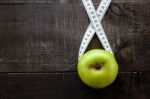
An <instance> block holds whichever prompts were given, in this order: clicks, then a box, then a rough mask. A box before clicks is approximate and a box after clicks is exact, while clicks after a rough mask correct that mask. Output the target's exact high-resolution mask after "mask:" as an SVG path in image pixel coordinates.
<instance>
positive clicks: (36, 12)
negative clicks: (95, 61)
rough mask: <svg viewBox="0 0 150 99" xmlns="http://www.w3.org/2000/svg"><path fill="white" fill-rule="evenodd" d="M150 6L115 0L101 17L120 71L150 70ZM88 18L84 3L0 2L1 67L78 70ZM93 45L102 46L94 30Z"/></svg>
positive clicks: (35, 69)
mask: <svg viewBox="0 0 150 99" xmlns="http://www.w3.org/2000/svg"><path fill="white" fill-rule="evenodd" d="M96 5H97V3H96ZM149 8H150V3H149V2H146V1H145V2H138V1H135V2H125V1H122V2H114V3H112V4H111V6H110V8H109V11H108V12H107V14H106V16H105V18H104V20H103V27H104V28H105V31H106V33H107V36H108V38H109V41H110V42H111V46H112V48H113V50H114V51H115V56H116V59H117V61H118V63H119V67H120V71H124V72H125V71H150V66H149V65H150V63H149V61H150V58H149V56H150V51H149V48H150V43H148V42H150V38H149V36H150V34H149V30H150V29H149V27H150V22H149V21H148V20H149V15H148V14H149V13H150V10H149ZM81 13H82V14H81ZM88 24H89V20H88V17H87V15H86V12H85V10H84V8H83V6H82V4H81V3H77V4H76V3H72V4H70V3H64V4H57V3H50V4H0V72H56V71H62V72H64V71H76V65H77V54H78V48H79V45H80V42H81V39H82V37H83V34H84V32H85V30H86V28H87V26H88ZM92 48H102V47H101V44H100V43H99V41H98V39H97V37H96V36H95V37H94V38H93V41H92V43H91V44H90V46H89V48H88V50H90V49H92ZM143 52H144V53H143Z"/></svg>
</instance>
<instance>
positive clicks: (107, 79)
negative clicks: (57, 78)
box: [77, 49, 118, 89]
mask: <svg viewBox="0 0 150 99" xmlns="http://www.w3.org/2000/svg"><path fill="white" fill-rule="evenodd" d="M97 64H99V65H100V66H101V67H99V68H97V67H95V65H97ZM77 70H78V75H79V77H80V79H81V80H82V81H83V83H85V84H86V85H88V86H89V87H92V88H96V89H101V88H104V87H107V86H109V85H110V84H112V83H113V82H114V80H115V79H116V77H117V74H118V64H117V62H116V60H115V58H114V55H113V54H111V53H109V52H107V51H105V50H101V49H94V50H90V51H88V52H87V53H85V54H84V55H83V56H82V57H81V58H80V60H79V63H78V66H77Z"/></svg>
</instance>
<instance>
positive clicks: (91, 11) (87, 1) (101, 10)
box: [78, 0, 113, 59]
mask: <svg viewBox="0 0 150 99" xmlns="http://www.w3.org/2000/svg"><path fill="white" fill-rule="evenodd" d="M82 2H83V4H84V6H85V9H86V11H87V13H88V16H89V18H90V20H91V23H90V25H89V26H88V28H87V30H86V32H85V34H84V37H83V40H82V42H81V45H80V49H79V55H78V59H80V57H81V56H82V55H83V54H84V52H85V50H86V48H87V46H88V44H89V43H90V41H91V39H92V37H93V36H94V34H95V30H96V34H97V36H98V38H99V40H100V41H101V43H102V45H103V47H104V48H105V50H107V51H108V52H110V53H113V52H112V50H111V47H110V45H109V42H108V40H107V37H106V35H105V32H104V30H103V27H102V25H101V24H100V23H99V21H101V20H102V18H103V16H104V15H105V12H106V10H107V8H108V7H109V5H110V3H111V0H102V1H101V3H100V5H99V6H98V9H97V12H96V11H95V8H94V6H93V4H92V1H91V0H82ZM97 17H99V20H98V18H97ZM93 24H94V25H95V26H93ZM94 28H95V29H94Z"/></svg>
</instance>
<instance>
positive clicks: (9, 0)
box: [0, 0, 149, 4]
mask: <svg viewBox="0 0 150 99" xmlns="http://www.w3.org/2000/svg"><path fill="white" fill-rule="evenodd" d="M92 1H93V2H94V3H99V2H100V0H92ZM113 2H149V1H148V0H113ZM0 3H61V4H64V3H81V0H0Z"/></svg>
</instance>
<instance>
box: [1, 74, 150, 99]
mask: <svg viewBox="0 0 150 99" xmlns="http://www.w3.org/2000/svg"><path fill="white" fill-rule="evenodd" d="M149 75H150V72H143V73H119V75H118V77H117V79H116V81H115V82H114V83H113V84H112V85H111V86H109V87H107V88H104V89H101V90H93V89H91V88H89V87H87V86H85V85H84V84H83V83H82V82H81V81H80V79H79V78H78V76H77V74H76V73H57V74H56V73H3V74H2V73H1V74H0V95H1V99H41V98H43V99H60V98H61V99H68V98H70V97H71V98H72V99H97V98H102V99H134V98H135V99H149V98H150V93H149V88H150V78H149Z"/></svg>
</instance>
